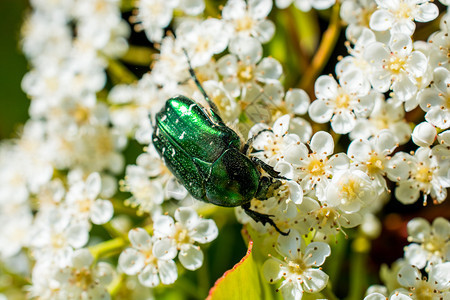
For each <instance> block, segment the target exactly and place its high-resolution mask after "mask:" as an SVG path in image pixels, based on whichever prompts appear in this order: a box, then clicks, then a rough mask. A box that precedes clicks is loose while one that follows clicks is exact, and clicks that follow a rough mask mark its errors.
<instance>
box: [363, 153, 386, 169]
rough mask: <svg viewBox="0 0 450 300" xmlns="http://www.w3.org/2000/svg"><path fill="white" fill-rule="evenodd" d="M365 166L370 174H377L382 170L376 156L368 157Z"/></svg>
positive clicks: (379, 160)
mask: <svg viewBox="0 0 450 300" xmlns="http://www.w3.org/2000/svg"><path fill="white" fill-rule="evenodd" d="M366 165H367V169H368V171H369V173H370V174H375V173H379V172H381V171H383V170H384V165H383V161H382V160H381V158H380V157H379V156H378V155H377V154H373V155H370V159H369V161H368V162H367V163H366Z"/></svg>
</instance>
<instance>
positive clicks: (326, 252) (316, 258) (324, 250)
mask: <svg viewBox="0 0 450 300" xmlns="http://www.w3.org/2000/svg"><path fill="white" fill-rule="evenodd" d="M330 254H331V248H330V246H329V245H328V244H327V243H323V242H312V243H310V244H309V245H308V246H307V247H306V249H305V253H304V257H305V264H306V265H307V266H315V267H318V266H321V265H322V264H323V263H324V262H325V259H326V258H327V257H328V256H330Z"/></svg>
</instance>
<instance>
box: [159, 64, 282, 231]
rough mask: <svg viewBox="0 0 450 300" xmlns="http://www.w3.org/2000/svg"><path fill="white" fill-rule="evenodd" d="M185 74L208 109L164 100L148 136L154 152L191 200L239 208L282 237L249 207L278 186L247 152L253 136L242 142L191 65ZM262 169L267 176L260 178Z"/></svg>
mask: <svg viewBox="0 0 450 300" xmlns="http://www.w3.org/2000/svg"><path fill="white" fill-rule="evenodd" d="M190 73H191V77H192V78H193V79H194V81H195V83H196V84H197V86H198V88H199V90H200V91H201V92H202V94H203V96H204V97H205V99H206V101H207V102H208V104H209V106H210V107H209V108H205V107H203V106H201V105H200V104H198V103H196V102H195V101H194V100H192V99H189V98H187V97H185V96H176V97H173V98H170V99H169V100H167V101H166V105H165V107H163V108H162V109H161V111H160V112H159V113H158V114H156V118H155V119H156V123H155V126H154V131H153V137H152V138H153V145H154V146H155V148H156V150H157V152H158V153H159V155H160V156H161V157H162V158H163V159H164V161H165V164H166V165H167V167H168V168H169V169H170V171H171V172H172V173H173V175H174V176H175V177H176V178H177V179H178V180H179V181H180V183H181V184H183V186H184V187H185V188H186V189H187V190H188V191H189V193H190V194H191V195H192V196H193V197H194V198H196V199H198V200H201V201H204V202H207V203H212V204H215V205H219V206H227V207H235V206H241V207H242V208H243V209H244V211H245V212H246V213H247V214H248V215H249V216H250V217H252V218H253V219H254V220H255V221H257V222H262V223H263V224H266V223H269V224H271V225H272V226H273V227H274V228H275V229H276V230H277V231H278V232H280V233H281V234H283V235H287V234H288V233H284V232H282V231H281V230H280V229H279V228H278V227H277V226H276V225H275V223H274V221H273V220H272V219H271V218H270V217H271V216H270V215H266V214H261V213H258V212H256V211H253V210H251V209H250V201H251V200H252V199H253V198H257V199H259V200H265V199H267V198H268V196H270V195H271V194H272V193H273V191H274V190H275V189H276V188H278V187H279V186H280V185H281V182H280V181H279V180H277V179H276V178H282V177H278V172H276V171H275V170H274V169H273V168H272V167H271V166H269V165H267V164H265V163H264V162H263V161H261V160H259V159H258V158H256V157H252V158H250V157H249V156H248V153H247V152H248V151H249V149H250V148H251V147H250V145H251V142H252V140H249V141H248V142H247V143H246V144H244V143H242V141H241V138H240V137H239V136H238V134H237V133H236V132H235V131H233V130H232V129H231V128H230V127H228V126H227V125H225V123H224V122H223V121H222V119H221V117H220V115H219V114H218V110H217V107H216V106H215V104H214V103H213V102H212V101H211V100H210V99H209V97H208V96H207V94H206V92H205V91H204V90H203V88H202V86H201V85H200V82H199V81H198V79H197V77H196V76H195V73H194V71H193V69H192V68H190ZM261 169H263V170H264V171H266V173H267V174H269V176H262V175H261Z"/></svg>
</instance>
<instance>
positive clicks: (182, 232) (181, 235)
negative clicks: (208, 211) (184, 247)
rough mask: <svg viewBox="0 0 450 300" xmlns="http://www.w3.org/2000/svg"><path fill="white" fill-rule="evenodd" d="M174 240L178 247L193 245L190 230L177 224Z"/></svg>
mask: <svg viewBox="0 0 450 300" xmlns="http://www.w3.org/2000/svg"><path fill="white" fill-rule="evenodd" d="M174 239H175V240H176V241H177V243H178V245H181V244H192V240H191V237H190V236H189V232H188V230H187V229H186V228H184V227H183V226H181V225H180V224H175V235H174Z"/></svg>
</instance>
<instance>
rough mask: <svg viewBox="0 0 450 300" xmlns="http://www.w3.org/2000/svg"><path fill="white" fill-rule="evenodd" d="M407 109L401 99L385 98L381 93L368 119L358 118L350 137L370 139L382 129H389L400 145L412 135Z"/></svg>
mask: <svg viewBox="0 0 450 300" xmlns="http://www.w3.org/2000/svg"><path fill="white" fill-rule="evenodd" d="M404 117H405V110H404V108H403V104H402V103H401V102H400V101H397V100H394V99H388V100H387V101H385V100H384V98H383V96H382V95H381V94H378V96H377V97H376V98H375V106H374V108H373V110H372V113H371V114H370V116H369V118H368V119H363V118H361V119H358V120H357V121H356V124H355V128H354V129H353V131H352V132H351V133H350V138H351V139H352V140H354V139H368V138H369V137H371V136H375V135H377V134H378V133H379V132H380V131H381V130H389V131H390V132H391V133H392V134H393V135H394V136H395V140H396V142H398V143H399V144H400V145H403V144H405V143H407V142H408V141H409V139H410V137H411V127H410V126H409V124H408V122H407V121H406V120H405V119H404Z"/></svg>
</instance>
